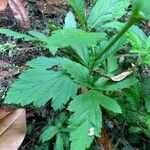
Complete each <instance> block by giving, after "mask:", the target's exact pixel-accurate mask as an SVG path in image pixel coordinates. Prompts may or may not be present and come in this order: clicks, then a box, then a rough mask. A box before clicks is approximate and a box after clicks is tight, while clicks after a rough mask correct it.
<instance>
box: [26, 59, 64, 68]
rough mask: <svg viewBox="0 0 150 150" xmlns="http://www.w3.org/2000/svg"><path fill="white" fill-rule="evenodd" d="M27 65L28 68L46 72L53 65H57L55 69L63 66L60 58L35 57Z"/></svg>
mask: <svg viewBox="0 0 150 150" xmlns="http://www.w3.org/2000/svg"><path fill="white" fill-rule="evenodd" d="M27 65H28V66H30V67H31V68H36V69H44V70H46V69H49V68H51V67H53V66H55V65H57V67H61V66H62V65H63V59H62V58H61V57H53V58H48V57H44V56H40V57H37V58H36V59H33V60H31V61H29V62H27Z"/></svg>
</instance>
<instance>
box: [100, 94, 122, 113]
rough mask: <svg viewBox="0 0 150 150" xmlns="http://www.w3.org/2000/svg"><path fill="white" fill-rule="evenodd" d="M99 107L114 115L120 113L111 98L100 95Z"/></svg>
mask: <svg viewBox="0 0 150 150" xmlns="http://www.w3.org/2000/svg"><path fill="white" fill-rule="evenodd" d="M100 105H101V106H103V107H104V108H105V109H107V110H109V111H112V112H114V113H122V111H121V108H120V106H119V104H118V103H117V102H116V101H115V100H114V99H112V98H110V97H108V96H105V95H103V94H101V93H100Z"/></svg>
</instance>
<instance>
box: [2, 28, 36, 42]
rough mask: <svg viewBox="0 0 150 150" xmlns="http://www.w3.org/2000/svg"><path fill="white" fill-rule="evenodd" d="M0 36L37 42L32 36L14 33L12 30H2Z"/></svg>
mask: <svg viewBox="0 0 150 150" xmlns="http://www.w3.org/2000/svg"><path fill="white" fill-rule="evenodd" d="M0 34H5V35H6V36H12V37H14V38H16V39H24V40H25V41H35V40H36V39H35V38H33V37H32V36H29V35H26V34H23V33H18V32H15V31H12V30H10V29H3V28H2V29H0Z"/></svg>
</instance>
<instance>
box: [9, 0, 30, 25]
mask: <svg viewBox="0 0 150 150" xmlns="http://www.w3.org/2000/svg"><path fill="white" fill-rule="evenodd" d="M8 4H9V7H10V9H11V11H12V12H13V15H14V18H15V19H16V20H17V21H19V22H20V24H21V25H22V26H23V27H24V28H28V27H29V26H30V20H29V16H28V13H27V11H26V9H25V7H24V5H23V2H21V1H20V0H8Z"/></svg>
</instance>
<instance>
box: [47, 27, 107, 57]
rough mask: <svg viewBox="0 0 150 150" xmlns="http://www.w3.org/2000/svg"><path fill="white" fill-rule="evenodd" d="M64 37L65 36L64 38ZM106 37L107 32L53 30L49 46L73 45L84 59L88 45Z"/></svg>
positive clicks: (62, 46) (63, 46)
mask: <svg viewBox="0 0 150 150" xmlns="http://www.w3.org/2000/svg"><path fill="white" fill-rule="evenodd" d="M62 37H63V38H62ZM104 39H106V34H105V33H103V32H101V33H98V32H97V33H95V32H85V31H84V30H80V29H63V30H57V31H54V32H52V36H51V37H49V39H48V41H47V43H48V45H49V47H51V46H53V47H57V48H65V47H72V48H73V49H74V50H75V52H76V53H77V54H78V55H79V56H80V57H81V58H82V59H83V60H84V59H85V54H87V53H88V51H87V47H91V46H94V45H96V44H97V43H98V42H99V41H101V40H104Z"/></svg>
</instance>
